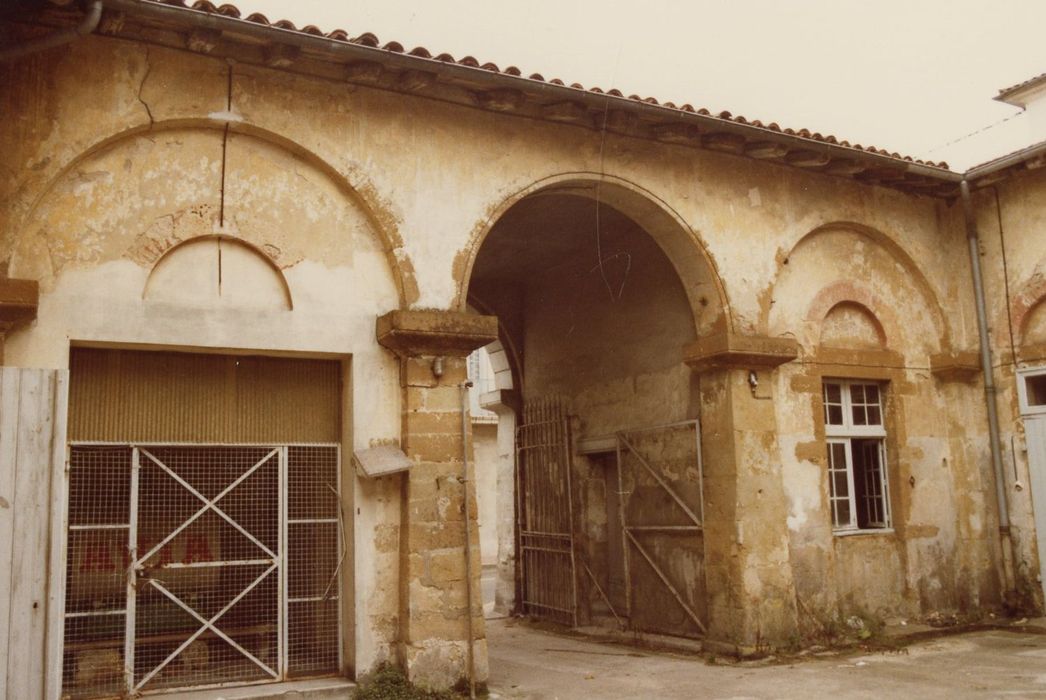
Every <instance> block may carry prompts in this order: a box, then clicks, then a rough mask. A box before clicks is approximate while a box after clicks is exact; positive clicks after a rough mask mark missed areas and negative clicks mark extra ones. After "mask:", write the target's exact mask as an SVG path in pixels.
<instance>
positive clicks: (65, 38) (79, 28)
mask: <svg viewBox="0 0 1046 700" xmlns="http://www.w3.org/2000/svg"><path fill="white" fill-rule="evenodd" d="M101 18H102V0H91V2H90V4H89V5H88V6H87V13H86V14H85V15H84V18H83V19H82V20H80V24H78V25H76V26H75V27H67V28H65V29H60V30H58V31H57V32H54V33H52V34H48V35H46V36H42V37H38V38H36V39H30V40H29V41H24V42H22V43H20V44H15V45H14V46H7V47H4V48H0V63H3V62H4V61H13V60H14V59H16V58H21V57H22V56H26V55H28V54H31V53H36V52H37V51H43V50H44V49H50V48H54V47H55V46H62V45H63V44H68V43H69V42H71V41H75V40H76V39H79V38H80V37H82V36H87V35H88V34H90V33H92V32H93V31H94V30H95V29H97V28H98V21H99V20H101Z"/></svg>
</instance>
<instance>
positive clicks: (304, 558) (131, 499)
mask: <svg viewBox="0 0 1046 700" xmlns="http://www.w3.org/2000/svg"><path fill="white" fill-rule="evenodd" d="M338 465H339V454H338V446H337V445H264V446H258V445H250V446H241V445H237V446H228V445H217V446H213V445H212V446H203V445H126V444H125V445H113V444H74V445H72V446H71V452H70V475H69V476H70V488H69V526H68V547H67V551H68V556H67V588H66V615H65V618H66V623H65V649H64V663H63V695H65V696H70V697H94V696H97V695H100V694H101V695H104V694H129V695H133V694H138V693H143V692H149V691H155V690H165V689H170V688H183V687H195V688H199V687H218V686H225V685H240V684H249V683H264V682H271V681H275V680H281V679H285V678H288V677H290V676H301V675H311V674H316V673H320V674H323V673H331V672H335V671H337V670H338V668H339V667H340V659H339V650H340V648H341V644H340V639H339V635H340V633H339V630H340V625H339V624H338V618H339V599H338V576H339V570H340V566H341V563H342V561H343V559H344V555H345V549H344V548H345V546H346V542H345V541H344V538H343V533H342V523H341V517H340V497H339V495H338V494H339V492H340V484H339V477H340V469H339V466H338Z"/></svg>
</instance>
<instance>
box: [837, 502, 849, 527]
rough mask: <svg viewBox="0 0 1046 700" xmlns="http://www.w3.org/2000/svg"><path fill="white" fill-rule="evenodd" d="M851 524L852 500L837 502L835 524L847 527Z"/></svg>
mask: <svg viewBox="0 0 1046 700" xmlns="http://www.w3.org/2000/svg"><path fill="white" fill-rule="evenodd" d="M849 524H850V501H847V500H841V501H836V502H835V526H836V527H845V526H847V525H849Z"/></svg>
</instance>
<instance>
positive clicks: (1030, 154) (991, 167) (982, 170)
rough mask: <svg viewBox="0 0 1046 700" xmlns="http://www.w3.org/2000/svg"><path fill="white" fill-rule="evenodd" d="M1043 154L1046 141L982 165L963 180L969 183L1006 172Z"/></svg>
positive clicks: (974, 168) (976, 167)
mask: <svg viewBox="0 0 1046 700" xmlns="http://www.w3.org/2000/svg"><path fill="white" fill-rule="evenodd" d="M1043 154H1046V141H1040V142H1039V143H1036V144H1033V145H1031V146H1028V147H1027V148H1022V149H1021V150H1019V151H1014V152H1013V153H1010V154H1009V155H1005V156H1003V157H1001V158H996V159H995V160H990V161H988V162H987V163H982V164H981V165H978V166H975V167H973V168H970V169H969V170H967V171H966V174H965V175H964V176H963V179H964V180H968V181H972V180H976V179H978V178H982V177H985V176H987V175H991V174H993V173H997V172H999V171H1000V170H1005V169H1006V168H1009V167H1011V166H1014V165H1019V164H1020V163H1022V162H1024V161H1026V160H1031V159H1032V158H1035V157H1036V156H1040V155H1043Z"/></svg>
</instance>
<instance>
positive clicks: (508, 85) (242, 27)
mask: <svg viewBox="0 0 1046 700" xmlns="http://www.w3.org/2000/svg"><path fill="white" fill-rule="evenodd" d="M105 6H106V8H108V9H109V10H113V11H119V12H126V13H127V14H129V15H135V16H139V17H143V18H147V19H153V20H157V21H161V22H169V23H173V24H180V25H186V24H188V25H191V26H194V27H197V28H200V29H207V30H213V31H219V32H228V33H230V34H240V35H243V36H248V37H251V38H253V39H256V40H258V41H260V42H262V43H267V44H271V43H282V44H287V45H290V46H295V47H297V48H300V49H304V50H308V51H311V52H317V53H324V54H327V55H329V56H334V57H338V58H341V59H342V60H345V61H346V62H353V61H373V62H381V63H382V64H384V65H388V66H391V67H394V68H398V69H402V70H424V71H426V72H429V73H432V74H434V75H436V76H437V77H443V78H446V79H447V80H448V81H451V82H453V81H454V80H455V79H463V80H464V81H466V82H471V83H476V82H477V80H479V81H482V82H483V83H488V84H490V86H491V88H490V89H496V88H501V89H511V90H519V91H521V92H528V93H531V94H536V95H540V96H545V97H547V98H549V99H553V100H559V101H564V102H566V101H570V102H580V103H582V104H584V105H587V106H589V107H593V108H595V109H596V110H597V111H600V112H602V111H605V110H606V109H607V108H608V105H610V104H613V105H614V107H615V108H617V109H621V110H623V111H627V112H631V113H633V114H637V115H640V116H648V117H650V118H652V119H656V120H658V121H665V120H670V119H672V118H675V119H677V120H678V121H680V122H683V123H686V122H691V123H692V122H699V123H701V124H703V125H705V126H706V127H707V129H708V130H709V131H715V132H720V133H733V134H738V135H742V136H744V137H746V138H747V139H752V140H761V141H771V142H776V143H783V144H790V145H792V146H793V147H795V146H796V145H797V144H800V143H801V144H802V148H804V149H807V150H810V151H814V152H817V153H821V154H825V155H829V156H831V157H833V158H839V159H846V160H854V161H858V162H862V163H865V164H867V165H868V166H869V167H874V168H889V169H892V170H901V171H903V172H906V173H911V174H912V175H919V176H923V177H928V178H933V179H936V180H939V181H941V182H945V183H955V184H958V183H959V182H960V181H961V180H962V177H963V176H962V175H961V174H960V173H956V172H953V171H951V170H947V169H944V168H939V167H935V166H932V165H925V164H922V163H916V162H912V161H906V160H903V159H899V158H894V157H893V156H889V155H883V154H880V153H873V152H871V151H862V150H857V149H855V148H851V147H847V146H842V145H837V144H832V143H828V142H825V141H818V140H816V139H812V138H808V137H804V136H800V135H797V134H787V133H784V132H781V131H774V130H772V129H767V128H765V127H760V126H756V125H754V124H745V123H740V122H734V121H729V120H727V119H724V118H719V117H714V116H711V115H703V114H698V113H696V112H688V111H684V110H679V109H676V108H674V107H667V106H663V105H655V104H649V103H646V102H641V101H637V100H634V99H632V98H629V97H623V96H621V97H619V96H617V95H611V94H609V93H605V92H592V91H590V90H585V89H580V88H574V87H570V86H567V85H557V84H555V83H545V82H539V81H537V80H531V79H529V78H525V77H523V76H516V75H511V74H507V73H501V72H495V71H491V70H487V69H485V68H481V67H473V66H467V65H461V64H459V63H447V62H444V61H439V60H436V59H434V58H425V57H423V56H412V55H410V54H406V53H397V52H394V51H389V50H386V49H382V48H378V47H373V46H366V45H364V44H353V43H349V42H346V41H339V40H336V39H331V38H329V37H325V36H317V35H313V34H306V33H304V32H301V31H297V30H291V29H284V28H282V27H277V26H275V25H264V24H257V23H255V22H249V21H247V20H245V19H240V18H238V17H230V16H226V15H221V14H214V13H210V12H205V11H202V10H195V9H191V8H186V7H178V6H172V5H163V4H159V3H156V2H153V1H146V2H142V1H141V0H105Z"/></svg>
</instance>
